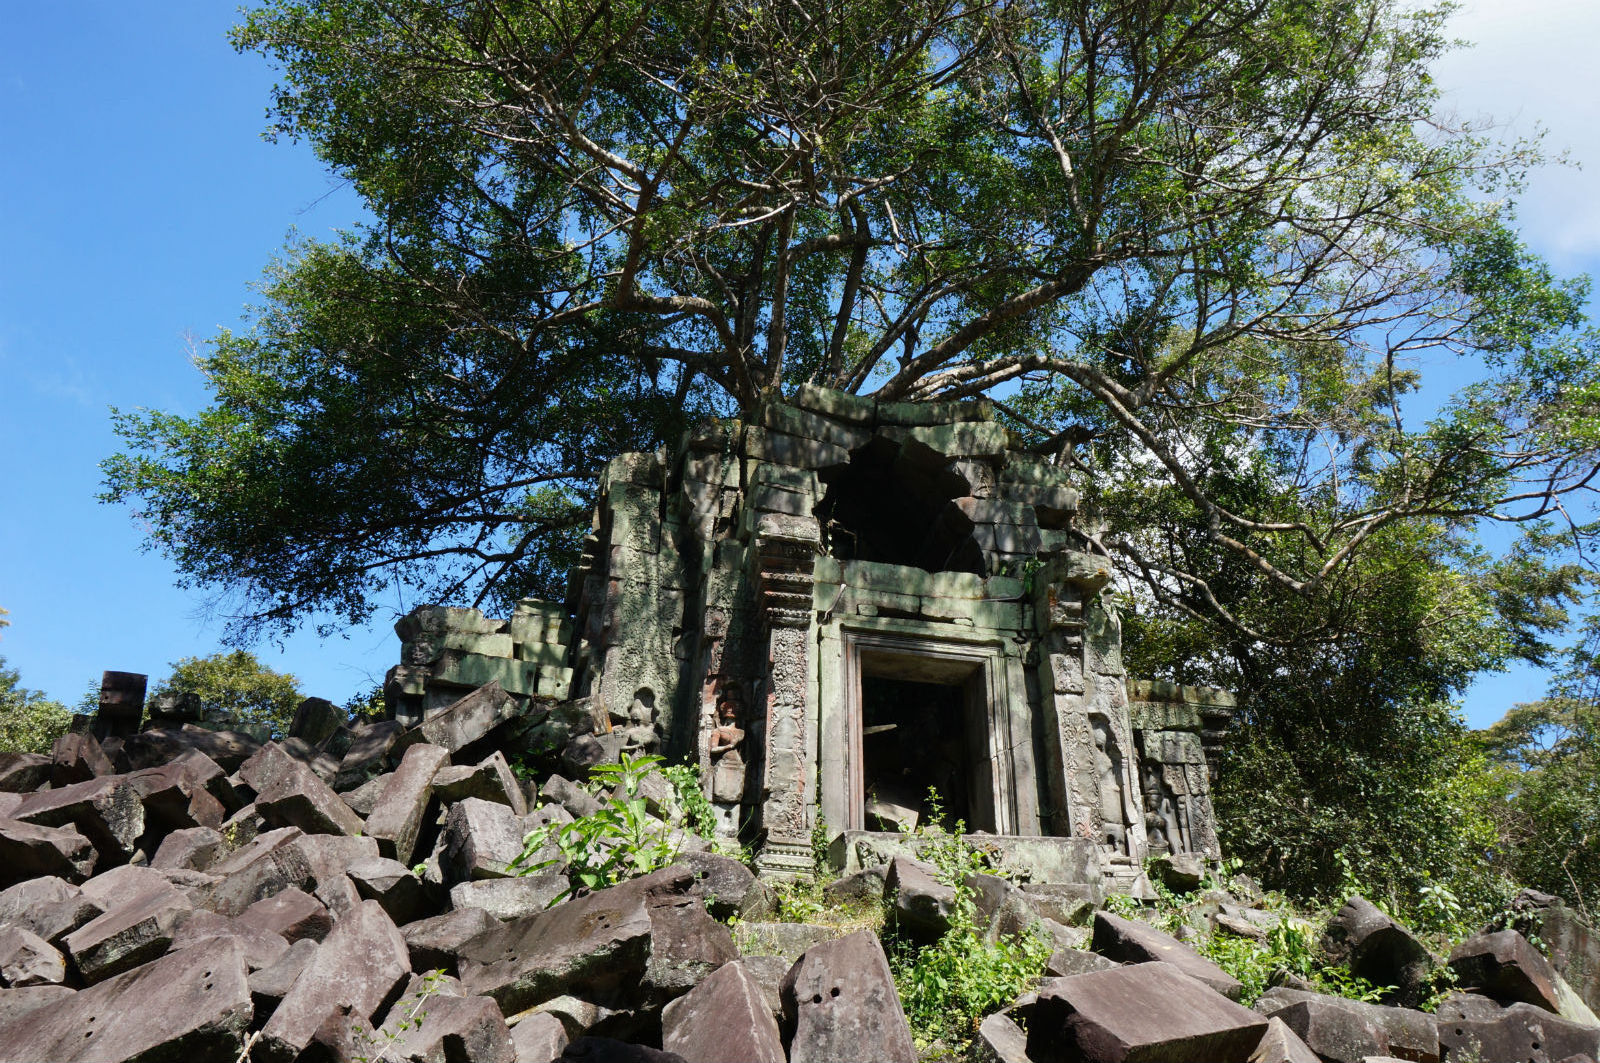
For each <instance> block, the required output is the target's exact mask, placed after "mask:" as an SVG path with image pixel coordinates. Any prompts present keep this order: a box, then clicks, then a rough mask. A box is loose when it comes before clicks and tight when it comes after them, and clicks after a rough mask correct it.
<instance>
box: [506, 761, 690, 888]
mask: <svg viewBox="0 0 1600 1063" xmlns="http://www.w3.org/2000/svg"><path fill="white" fill-rule="evenodd" d="M661 763H662V758H661V757H659V756H656V755H654V754H644V755H641V756H632V755H630V754H628V753H623V754H622V756H621V760H620V763H617V764H601V765H598V766H596V767H595V768H592V769H591V770H590V775H589V778H590V783H591V788H594V789H598V790H600V791H602V792H603V791H607V790H609V791H610V796H609V797H607V798H606V799H605V800H604V802H603V803H602V804H601V806H600V808H599V810H598V811H595V812H592V813H590V814H589V815H586V816H579V817H577V818H576V819H574V820H573V821H572V822H570V823H561V824H546V825H544V826H542V827H538V828H536V829H535V830H533V831H531V832H529V834H528V837H527V839H526V840H525V841H524V843H523V847H522V853H521V854H520V855H519V856H518V857H517V858H516V859H515V860H513V861H512V862H511V869H512V870H513V871H515V872H516V873H517V874H519V875H534V874H539V873H541V872H545V871H550V870H551V869H553V868H557V867H564V868H565V873H566V876H567V882H568V886H567V888H566V889H565V890H563V891H562V892H561V893H560V894H558V895H557V896H556V897H555V898H554V899H553V900H552V901H551V902H550V903H551V904H552V905H555V904H560V903H561V902H562V901H565V900H567V899H568V898H570V897H571V896H573V895H574V894H575V893H577V892H578V891H579V890H580V889H583V890H598V889H604V888H605V887H607V886H614V885H616V884H617V883H618V882H621V881H623V880H624V879H629V878H634V877H636V876H639V875H645V874H649V873H650V872H651V871H655V870H657V869H659V868H663V867H666V866H667V865H668V864H670V863H672V861H673V860H674V859H676V858H677V855H678V845H677V843H676V841H675V840H674V839H673V836H672V830H671V827H670V826H669V825H668V824H667V823H666V822H665V821H663V820H660V819H657V818H656V817H654V816H652V815H651V814H650V812H649V810H648V808H647V807H646V802H645V799H644V798H643V797H641V796H640V789H641V787H642V785H643V783H644V780H645V778H646V777H647V776H649V775H650V773H651V772H652V771H654V770H655V769H656V766H657V765H659V764H661ZM551 844H553V845H554V847H555V851H556V855H553V856H552V855H549V853H548V849H547V847H548V846H549V845H551Z"/></svg>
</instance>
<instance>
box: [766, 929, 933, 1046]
mask: <svg viewBox="0 0 1600 1063" xmlns="http://www.w3.org/2000/svg"><path fill="white" fill-rule="evenodd" d="M782 1001H783V1019H784V1028H785V1030H786V1031H787V1032H788V1033H789V1061H790V1063H813V1061H815V1063H821V1061H824V1060H830V1061H831V1060H838V1059H876V1060H896V1061H903V1063H914V1061H915V1060H916V1059H917V1051H916V1046H915V1045H914V1044H913V1043H912V1041H911V1028H910V1026H908V1025H907V1024H906V1017H905V1013H904V1012H903V1011H902V1010H901V1009H900V998H899V997H898V996H897V995H896V993H895V987H894V979H893V977H892V976H891V975H890V973H889V961H888V958H887V957H885V956H884V954H883V946H882V945H880V944H879V943H878V938H877V936H876V935H874V934H873V933H871V932H870V931H866V930H861V931H857V932H856V933H854V934H849V935H847V936H845V937H842V938H839V939H837V940H834V941H826V942H823V943H822V944H820V945H814V946H812V947H811V948H809V949H807V950H806V952H805V954H804V955H803V956H801V957H800V959H799V960H797V961H795V965H794V966H793V967H792V968H791V969H790V970H789V973H788V975H787V976H786V977H785V978H784V980H783V988H782Z"/></svg>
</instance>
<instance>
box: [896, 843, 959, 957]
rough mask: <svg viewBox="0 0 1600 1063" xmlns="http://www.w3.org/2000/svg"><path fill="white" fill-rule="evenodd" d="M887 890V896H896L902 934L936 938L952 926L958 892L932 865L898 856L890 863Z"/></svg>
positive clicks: (921, 937) (923, 938) (897, 923)
mask: <svg viewBox="0 0 1600 1063" xmlns="http://www.w3.org/2000/svg"><path fill="white" fill-rule="evenodd" d="M883 891H884V896H885V897H893V898H894V920H895V924H896V926H898V927H899V929H900V931H901V932H902V933H905V934H909V935H910V936H911V937H913V938H914V939H917V940H921V941H934V940H937V939H938V938H939V937H940V936H941V935H943V934H944V932H945V931H947V930H949V929H950V916H951V914H952V913H953V912H954V911H955V903H956V891H955V889H954V888H952V887H950V886H946V885H945V884H944V883H942V882H940V881H939V880H938V879H937V878H935V877H934V874H933V869H932V868H931V867H929V866H928V865H926V864H923V863H920V862H919V861H916V860H912V859H909V858H907V857H904V856H897V857H895V858H894V859H893V860H892V861H890V863H889V874H888V876H887V877H886V878H885V879H884V886H883Z"/></svg>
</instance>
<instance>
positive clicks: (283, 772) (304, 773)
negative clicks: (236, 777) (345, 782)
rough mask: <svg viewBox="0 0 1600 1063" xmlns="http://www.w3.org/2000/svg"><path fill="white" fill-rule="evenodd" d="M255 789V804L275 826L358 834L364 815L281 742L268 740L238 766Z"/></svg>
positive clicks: (317, 832) (262, 814) (322, 832)
mask: <svg viewBox="0 0 1600 1063" xmlns="http://www.w3.org/2000/svg"><path fill="white" fill-rule="evenodd" d="M239 774H240V776H241V777H242V778H243V779H244V781H245V782H246V783H248V784H249V785H250V787H251V788H252V789H253V790H255V791H256V799H255V806H256V811H258V812H259V813H260V814H261V816H262V817H263V818H264V819H266V821H267V822H268V823H270V824H272V825H273V826H275V827H299V828H300V829H301V830H302V831H304V832H305V833H307V834H344V835H355V834H360V833H361V831H362V822H361V817H360V816H358V815H356V814H355V812H353V811H352V810H351V809H350V806H349V805H347V804H345V803H344V802H343V801H341V800H340V799H339V795H338V794H336V793H335V792H334V791H333V790H332V789H331V788H330V787H329V786H328V784H327V783H325V782H323V781H322V779H320V778H319V777H318V776H317V774H316V773H315V772H314V771H312V770H311V769H310V768H308V767H306V765H304V764H303V763H301V762H300V761H299V760H297V759H295V758H294V757H293V756H291V755H290V754H289V753H288V752H287V751H286V750H285V749H284V748H283V747H282V746H281V745H279V744H278V743H276V742H268V743H267V744H266V745H264V746H262V747H261V751H260V752H258V753H257V754H256V755H255V756H253V757H251V758H250V759H249V760H248V761H246V762H245V763H244V765H243V766H242V767H240V769H239Z"/></svg>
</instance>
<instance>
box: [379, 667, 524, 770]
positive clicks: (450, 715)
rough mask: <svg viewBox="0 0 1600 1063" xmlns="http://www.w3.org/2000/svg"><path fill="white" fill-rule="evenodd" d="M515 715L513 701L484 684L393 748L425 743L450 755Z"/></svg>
mask: <svg viewBox="0 0 1600 1063" xmlns="http://www.w3.org/2000/svg"><path fill="white" fill-rule="evenodd" d="M484 660H488V658H484ZM516 714H517V701H516V699H515V698H513V697H512V696H511V695H510V694H508V693H506V691H505V690H504V689H503V688H502V687H501V686H500V684H499V683H498V682H490V683H486V684H484V685H483V686H480V687H478V688H477V689H476V690H474V691H473V692H472V693H470V694H468V695H467V696H466V697H464V698H462V699H461V700H459V701H457V702H455V703H454V704H453V705H451V706H449V707H448V708H445V709H441V710H440V711H439V712H437V713H435V714H433V715H432V716H430V717H428V718H427V719H426V720H424V721H422V723H420V724H418V725H417V726H415V727H413V728H411V729H410V730H409V731H406V732H405V733H404V734H402V735H401V736H400V737H399V739H397V740H396V742H395V745H396V746H397V747H399V748H405V747H407V746H411V745H413V744H415V743H418V742H427V743H430V744H432V745H436V746H442V747H443V748H444V749H445V750H447V751H448V752H451V753H454V752H455V751H456V750H458V749H462V748H465V747H466V746H469V745H471V744H472V743H474V742H476V741H478V740H479V739H481V738H482V737H483V736H484V735H487V734H488V733H489V732H490V731H492V730H494V729H495V728H496V727H498V726H500V724H502V723H504V722H505V721H507V720H509V719H511V718H512V717H513V716H515V715H516Z"/></svg>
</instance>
